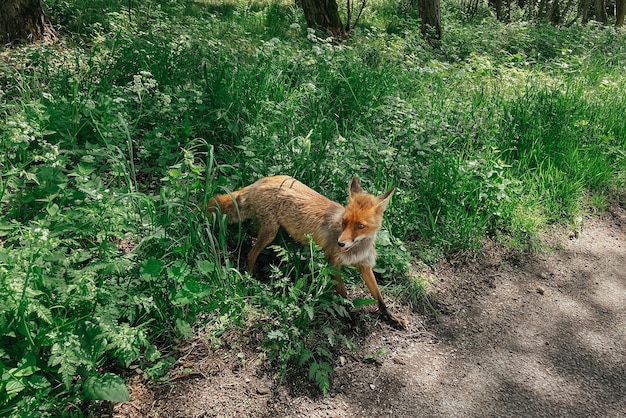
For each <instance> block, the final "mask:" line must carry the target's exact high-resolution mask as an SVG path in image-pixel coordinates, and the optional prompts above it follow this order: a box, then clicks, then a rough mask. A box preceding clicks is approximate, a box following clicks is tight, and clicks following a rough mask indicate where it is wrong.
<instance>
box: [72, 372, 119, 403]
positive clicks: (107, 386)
mask: <svg viewBox="0 0 626 418" xmlns="http://www.w3.org/2000/svg"><path fill="white" fill-rule="evenodd" d="M83 393H84V394H85V397H86V398H87V399H91V400H102V401H111V402H128V401H129V400H130V395H129V394H128V389H126V384H125V383H124V380H123V379H122V378H121V377H119V376H118V375H115V374H113V373H107V374H104V375H102V376H92V377H90V378H88V379H87V380H86V381H85V384H84V385H83Z"/></svg>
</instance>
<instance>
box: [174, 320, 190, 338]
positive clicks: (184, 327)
mask: <svg viewBox="0 0 626 418" xmlns="http://www.w3.org/2000/svg"><path fill="white" fill-rule="evenodd" d="M176 329H178V332H180V334H181V335H182V336H183V337H185V338H191V337H192V336H193V330H192V329H191V325H189V324H188V323H187V322H186V321H183V320H182V319H180V318H178V319H177V320H176Z"/></svg>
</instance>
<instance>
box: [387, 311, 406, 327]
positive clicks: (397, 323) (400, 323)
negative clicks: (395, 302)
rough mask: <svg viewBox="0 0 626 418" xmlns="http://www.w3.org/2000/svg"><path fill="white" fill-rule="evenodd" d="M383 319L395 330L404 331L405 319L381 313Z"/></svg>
mask: <svg viewBox="0 0 626 418" xmlns="http://www.w3.org/2000/svg"><path fill="white" fill-rule="evenodd" d="M383 317H384V318H385V320H386V321H387V322H388V323H389V325H391V326H392V327H394V328H397V329H406V326H407V325H408V322H407V320H406V319H404V318H402V317H400V316H395V315H392V314H390V313H389V312H385V313H383Z"/></svg>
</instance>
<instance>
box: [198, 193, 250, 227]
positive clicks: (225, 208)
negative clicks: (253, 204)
mask: <svg viewBox="0 0 626 418" xmlns="http://www.w3.org/2000/svg"><path fill="white" fill-rule="evenodd" d="M246 192H247V187H244V188H242V189H239V190H236V191H234V192H232V193H229V194H216V195H215V196H213V197H211V198H210V199H209V201H208V203H207V206H206V213H207V215H209V216H210V215H211V214H212V213H221V214H222V215H226V217H227V218H228V223H235V222H241V221H245V220H246V219H249V218H250V217H251V214H250V213H249V209H248V205H247V203H246Z"/></svg>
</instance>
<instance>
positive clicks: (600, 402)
mask: <svg viewBox="0 0 626 418" xmlns="http://www.w3.org/2000/svg"><path fill="white" fill-rule="evenodd" d="M544 241H545V242H546V243H547V244H548V245H549V246H552V247H553V248H556V249H555V250H554V251H551V252H550V253H536V254H530V255H528V254H527V255H523V256H517V257H512V256H510V255H507V254H504V253H503V252H502V251H501V250H499V249H497V248H495V247H494V248H487V249H486V251H485V254H484V256H481V258H480V259H477V260H474V261H464V262H445V263H442V264H440V265H439V266H438V267H437V268H435V269H430V270H424V271H422V272H420V274H422V275H423V276H426V277H428V278H429V280H430V282H431V285H430V286H431V289H429V290H430V292H431V294H432V295H433V296H432V301H433V306H434V307H435V308H436V310H437V314H433V313H429V312H428V311H427V310H426V311H424V310H423V309H421V310H420V309H413V308H411V307H410V306H407V305H403V304H401V303H400V302H399V301H397V300H396V301H395V302H394V299H393V298H391V297H388V302H389V303H388V304H389V305H390V309H391V310H392V311H393V312H397V313H399V314H400V315H403V316H404V317H405V318H407V319H408V320H409V327H408V329H406V330H404V331H399V330H395V329H393V328H391V327H389V326H388V325H387V324H385V323H383V322H381V321H380V320H379V318H378V316H377V315H376V314H374V313H368V314H367V315H361V319H360V322H359V324H358V326H357V328H356V331H354V332H357V333H358V346H357V350H356V351H350V350H343V351H342V352H341V353H338V356H337V365H336V368H335V374H334V375H333V378H332V382H331V389H330V393H329V394H328V395H327V396H321V394H320V393H319V390H317V389H316V387H315V385H313V384H311V383H310V382H309V380H308V379H307V376H306V375H302V376H294V377H291V378H288V379H285V380H283V381H280V379H279V378H278V377H277V373H276V371H275V370H273V371H272V370H270V369H269V368H268V366H267V365H266V364H265V362H264V361H262V360H261V359H262V358H263V357H262V356H261V354H260V353H259V352H258V351H257V348H256V347H257V346H258V343H257V342H255V336H254V335H252V334H249V335H247V334H246V333H245V332H231V333H230V334H228V335H225V336H224V338H223V341H224V344H223V345H222V346H221V347H218V348H215V347H211V346H210V345H209V343H208V342H207V340H206V339H205V338H201V337H198V338H196V339H195V340H193V341H192V342H190V343H189V345H188V346H187V347H185V350H186V351H185V352H184V355H183V354H181V357H180V358H179V360H178V363H177V365H176V366H175V367H174V369H172V370H171V373H170V377H171V379H170V381H169V382H166V383H151V382H146V381H144V380H143V379H141V378H140V377H139V376H137V377H136V378H135V379H131V381H130V382H129V389H130V392H131V400H130V402H127V403H122V404H117V405H115V406H113V407H112V408H111V410H110V411H109V413H110V415H111V416H114V417H132V418H134V417H168V418H174V417H274V418H278V417H355V416H370V415H371V416H376V417H496V416H497V417H514V416H515V417H518V416H524V417H541V416H546V417H547V416H567V417H596V416H597V417H600V416H601V417H618V416H622V417H623V416H625V414H626V210H625V209H624V208H623V207H618V206H613V207H610V208H609V210H608V211H607V213H606V214H605V215H604V216H602V217H600V218H595V217H592V218H586V219H584V220H583V222H582V227H581V230H580V233H578V234H576V236H574V234H573V233H568V231H564V230H557V229H555V230H554V232H553V234H552V235H550V236H546V237H544ZM355 296H361V295H354V294H353V295H352V297H355ZM362 296H366V295H365V293H363V295H362ZM420 311H421V312H420Z"/></svg>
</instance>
